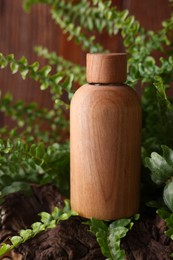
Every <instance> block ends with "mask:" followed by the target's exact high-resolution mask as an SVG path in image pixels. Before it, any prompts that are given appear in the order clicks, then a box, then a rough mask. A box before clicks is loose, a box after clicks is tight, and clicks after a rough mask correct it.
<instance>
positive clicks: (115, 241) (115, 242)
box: [88, 215, 139, 260]
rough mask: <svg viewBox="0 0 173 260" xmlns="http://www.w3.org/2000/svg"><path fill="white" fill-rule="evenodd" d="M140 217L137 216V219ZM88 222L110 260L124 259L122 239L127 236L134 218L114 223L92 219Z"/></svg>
mask: <svg viewBox="0 0 173 260" xmlns="http://www.w3.org/2000/svg"><path fill="white" fill-rule="evenodd" d="M138 218H139V216H138V215H136V216H135V220H137V219H138ZM88 224H89V225H90V230H91V231H92V232H93V233H94V234H95V235H96V238H97V241H98V243H99V245H100V248H101V251H102V253H103V255H104V256H106V257H107V258H106V259H108V260H114V259H116V260H122V259H124V257H125V252H124V250H122V249H121V248H120V243H121V239H122V238H123V237H125V236H126V234H127V232H128V231H129V230H130V229H131V228H132V226H133V224H134V223H133V221H132V219H120V220H116V221H113V222H112V223H110V224H109V223H106V222H104V221H102V220H98V219H94V218H93V219H91V220H90V221H89V222H88Z"/></svg>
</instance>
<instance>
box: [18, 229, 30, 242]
mask: <svg viewBox="0 0 173 260" xmlns="http://www.w3.org/2000/svg"><path fill="white" fill-rule="evenodd" d="M32 234H33V232H32V230H31V229H25V230H24V229H22V230H20V232H19V235H20V236H21V237H22V239H23V241H26V240H27V239H28V238H29V237H32Z"/></svg>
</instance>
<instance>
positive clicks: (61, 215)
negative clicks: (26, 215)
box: [0, 200, 77, 256]
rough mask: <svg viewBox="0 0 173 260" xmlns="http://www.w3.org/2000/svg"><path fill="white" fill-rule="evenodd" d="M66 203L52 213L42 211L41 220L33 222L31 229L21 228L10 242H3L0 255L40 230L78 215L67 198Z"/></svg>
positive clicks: (52, 226)
mask: <svg viewBox="0 0 173 260" xmlns="http://www.w3.org/2000/svg"><path fill="white" fill-rule="evenodd" d="M64 203H65V206H64V208H63V209H59V208H58V207H55V208H54V210H53V212H52V213H51V214H50V213H47V212H41V213H40V214H39V215H40V217H41V221H40V222H35V223H33V224H32V225H31V228H30V229H22V230H20V232H19V234H18V235H16V236H12V237H11V238H10V242H11V243H10V244H6V243H2V244H1V246H0V256H2V255H4V254H5V253H7V252H9V251H11V250H12V249H14V248H15V247H17V246H19V245H20V244H22V243H24V242H25V241H27V240H29V239H31V238H33V237H35V236H36V235H37V234H39V233H40V232H42V231H46V230H47V229H49V228H54V227H56V225H57V224H58V223H59V222H60V221H62V220H67V219H68V218H70V217H71V216H76V215H77V213H76V212H75V211H73V210H71V209H70V203H69V201H68V200H65V201H64Z"/></svg>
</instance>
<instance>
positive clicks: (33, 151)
mask: <svg viewBox="0 0 173 260" xmlns="http://www.w3.org/2000/svg"><path fill="white" fill-rule="evenodd" d="M31 183H37V184H41V185H42V184H46V183H53V184H55V185H57V186H58V187H59V189H60V190H61V192H62V193H64V194H66V195H67V196H68V194H69V147H68V145H59V144H57V143H55V144H52V145H50V146H48V147H46V146H45V145H44V144H43V143H38V144H30V145H29V144H27V143H23V142H22V141H21V140H19V139H16V140H14V141H10V140H7V142H4V141H3V140H0V191H1V198H2V197H3V196H5V195H7V194H8V193H11V192H15V191H19V190H22V191H25V192H26V191H29V189H30V184H31Z"/></svg>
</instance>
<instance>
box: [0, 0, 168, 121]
mask: <svg viewBox="0 0 173 260" xmlns="http://www.w3.org/2000/svg"><path fill="white" fill-rule="evenodd" d="M21 2H22V1H19V0H0V52H3V53H4V54H9V53H14V54H15V57H16V58H17V59H18V58H20V57H21V56H23V55H24V56H26V57H27V58H28V59H29V61H30V62H33V61H35V60H37V59H38V58H37V56H36V55H35V54H34V52H33V47H34V46H35V45H42V46H45V47H47V48H48V49H49V50H50V51H56V52H57V53H58V54H59V55H62V56H63V57H64V58H66V59H70V60H71V61H73V62H76V63H78V64H81V65H84V64H85V53H84V52H83V51H81V49H80V46H77V45H75V43H74V42H73V41H70V42H68V41H67V37H66V35H63V34H62V32H61V30H60V29H59V28H58V26H57V25H55V24H54V22H53V21H52V20H51V17H50V14H49V8H48V7H47V6H45V5H37V6H34V7H33V8H32V10H31V12H30V13H29V14H27V13H24V11H23V9H22V4H21ZM112 2H113V4H114V5H117V6H118V8H119V9H125V8H127V9H128V10H129V12H130V14H133V15H135V17H136V18H137V19H138V20H139V21H140V22H141V24H142V25H143V26H144V27H145V28H146V29H153V30H157V29H159V28H160V27H161V22H162V20H164V19H166V18H168V17H169V15H170V13H171V6H170V4H169V2H168V0H145V1H144V0H143V1H139V0H113V1H112ZM99 40H100V41H101V42H102V43H103V44H104V46H105V47H107V48H109V49H110V50H111V51H114V52H116V51H121V50H122V42H121V39H120V37H112V38H110V37H108V36H107V35H106V34H104V35H102V36H99ZM42 64H43V63H42ZM0 89H1V91H2V93H5V92H7V91H10V92H11V93H12V94H13V95H14V98H15V100H17V99H21V98H22V99H24V100H26V101H27V102H30V101H37V102H38V103H39V104H40V106H42V107H50V106H51V99H50V97H49V94H48V93H47V92H40V90H39V87H38V84H37V83H36V82H34V81H32V80H30V79H27V80H25V81H23V80H22V79H21V77H20V76H19V75H11V73H10V72H9V70H8V69H5V70H0ZM2 120H3V118H1V124H2ZM4 120H5V119H4ZM3 123H5V121H4V122H3Z"/></svg>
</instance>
